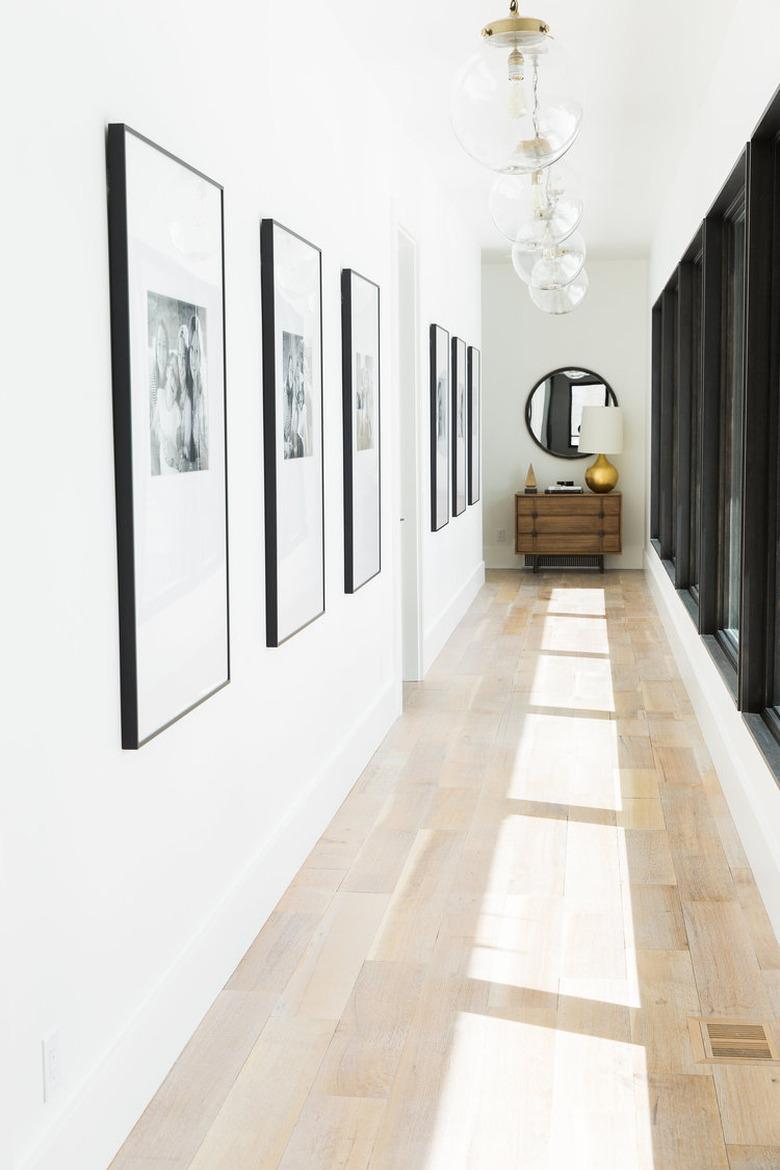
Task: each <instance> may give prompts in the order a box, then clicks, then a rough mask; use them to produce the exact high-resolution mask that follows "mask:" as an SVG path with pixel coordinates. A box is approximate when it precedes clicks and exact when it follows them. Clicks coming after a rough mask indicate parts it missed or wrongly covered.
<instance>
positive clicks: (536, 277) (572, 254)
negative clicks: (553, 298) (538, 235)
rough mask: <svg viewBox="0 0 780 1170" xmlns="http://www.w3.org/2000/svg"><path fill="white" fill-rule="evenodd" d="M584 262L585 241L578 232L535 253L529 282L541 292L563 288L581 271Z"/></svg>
mask: <svg viewBox="0 0 780 1170" xmlns="http://www.w3.org/2000/svg"><path fill="white" fill-rule="evenodd" d="M584 264H585V241H584V239H583V238H582V236H581V235H580V233H579V232H575V233H574V234H573V235H571V236H569V237H568V239H565V240H563V241H562V242H561V243H559V244H555V245H554V246H553V247H552V248H545V250H544V251H543V252H542V253H541V255H539V254H538V253H537V255H536V263H535V264H534V266H533V268H532V269H531V279H530V280H529V282H528V283H529V284H530V285H532V286H533V287H534V288H537V289H540V290H541V291H542V292H554V291H555V290H556V289H559V288H565V287H566V285H567V284H571V282H572V281H573V280H576V278H577V277H578V276H579V274H580V272H582V269H583V266H584Z"/></svg>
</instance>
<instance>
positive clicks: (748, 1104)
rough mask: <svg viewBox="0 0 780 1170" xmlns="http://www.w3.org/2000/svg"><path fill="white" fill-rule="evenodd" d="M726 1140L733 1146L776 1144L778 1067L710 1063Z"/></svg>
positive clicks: (778, 1135)
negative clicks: (712, 1064)
mask: <svg viewBox="0 0 780 1170" xmlns="http://www.w3.org/2000/svg"><path fill="white" fill-rule="evenodd" d="M713 1076H714V1078H715V1088H716V1089H717V1093H718V1103H719V1105H720V1114H721V1119H722V1122H723V1132H724V1133H725V1135H726V1141H727V1142H728V1143H729V1144H730V1145H735V1146H780V1068H778V1066H777V1065H775V1066H774V1067H770V1068H760V1067H757V1066H755V1065H746V1066H744V1067H741V1066H739V1065H735V1064H720V1065H714V1066H713Z"/></svg>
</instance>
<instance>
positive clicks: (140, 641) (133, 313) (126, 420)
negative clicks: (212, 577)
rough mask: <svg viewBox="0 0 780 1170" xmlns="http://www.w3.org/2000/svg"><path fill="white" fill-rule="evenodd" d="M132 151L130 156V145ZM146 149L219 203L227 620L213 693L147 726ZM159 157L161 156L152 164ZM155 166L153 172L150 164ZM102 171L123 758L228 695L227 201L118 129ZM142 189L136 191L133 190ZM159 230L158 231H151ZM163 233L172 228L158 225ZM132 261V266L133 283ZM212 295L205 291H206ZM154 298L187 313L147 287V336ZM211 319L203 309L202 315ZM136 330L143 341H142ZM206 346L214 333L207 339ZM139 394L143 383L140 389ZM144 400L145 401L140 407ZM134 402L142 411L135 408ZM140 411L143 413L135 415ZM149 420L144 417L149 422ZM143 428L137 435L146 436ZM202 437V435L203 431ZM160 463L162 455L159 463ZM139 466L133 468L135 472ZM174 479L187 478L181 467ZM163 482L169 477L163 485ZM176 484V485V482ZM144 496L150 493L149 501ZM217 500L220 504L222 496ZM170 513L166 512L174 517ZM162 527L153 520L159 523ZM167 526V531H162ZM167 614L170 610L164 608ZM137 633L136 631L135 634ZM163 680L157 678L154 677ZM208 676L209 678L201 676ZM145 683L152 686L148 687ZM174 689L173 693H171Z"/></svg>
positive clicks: (200, 690) (161, 152) (163, 153)
mask: <svg viewBox="0 0 780 1170" xmlns="http://www.w3.org/2000/svg"><path fill="white" fill-rule="evenodd" d="M129 144H131V145H130V147H129V151H128V145H129ZM145 148H148V149H149V150H150V151H151V152H153V154H152V155H151V156H149V157H150V158H153V159H154V160H155V162H156V163H157V164H159V160H160V159H165V160H168V161H170V162H171V163H174V164H175V165H176V166H177V167H180V168H182V170H183V171H184V172H186V174H188V175H191V176H194V177H195V178H196V179H197V180H198V181H199V182H200V183H203V184H206V185H207V186H208V187H209V188H213V189H214V190H215V191H216V192H217V198H218V224H217V223H216V222H212V223H211V225H210V227H211V228H212V229H213V230H214V234H213V237H212V238H213V240H214V241H215V242H216V241H218V258H217V259H216V271H217V273H218V280H219V285H218V301H219V308H218V314H217V316H218V324H217V337H218V339H219V343H220V345H219V348H220V349H221V355H220V360H219V361H218V362H217V363H216V364H215V362H214V355H213V353H211V352H209V354H208V358H209V364H210V368H211V369H212V370H214V369H216V370H218V371H219V376H220V377H221V380H222V394H221V396H217V398H216V399H215V400H214V401H216V402H217V403H221V407H220V409H221V420H220V419H219V417H218V416H217V422H218V423H219V422H220V421H221V430H222V435H221V443H220V442H218V443H217V444H214V443H213V442H212V441H211V440H212V434H211V432H210V431H209V432H208V437H209V450H210V451H211V452H213V453H214V456H216V460H217V467H216V468H215V467H214V466H213V457H212V467H211V470H212V471H215V470H218V464H219V461H220V460H221V461H222V475H220V476H217V477H215V478H214V480H213V481H211V480H210V481H209V483H210V484H212V483H213V485H214V488H215V500H216V504H217V505H218V508H217V510H213V517H214V518H216V523H217V525H218V526H221V539H220V541H219V545H220V547H219V549H218V552H219V553H220V555H221V556H222V557H223V558H224V569H223V572H224V614H221V612H220V616H219V617H218V619H217V620H218V621H220V620H222V618H224V645H223V646H221V647H220V649H221V650H223V651H224V670H222V669H221V668H220V669H219V670H218V671H217V674H218V676H219V677H217V678H216V679H215V680H214V681H213V682H212V684H210V685H209V684H207V685H206V686H205V687H204V686H203V685H199V684H202V680H201V679H200V678H199V675H198V672H197V671H195V672H193V674H192V676H191V678H190V680H189V682H188V681H187V679H186V678H185V679H184V682H183V684H182V679H181V678H180V679H177V680H176V684H177V686H178V689H179V690H184V689H186V688H187V687H188V686H189V685H190V684H192V685H193V686H194V690H195V693H193V694H192V697H191V701H189V700H188V699H187V698H181V697H180V698H178V699H174V698H172V699H171V704H170V705H171V712H170V715H169V716H165V715H163V714H159V715H157V716H156V717H154V718H152V719H151V721H149V720H148V718H147V714H146V711H147V708H148V707H150V706H154V705H156V706H158V707H161V708H162V707H165V706H166V703H165V702H164V701H162V700H160V699H159V697H158V698H156V699H155V701H154V703H147V702H145V701H144V702H143V703H142V697H141V688H143V687H147V688H149V689H152V690H153V689H155V688H161V689H162V688H164V686H165V683H166V677H165V673H164V671H163V672H160V671H159V670H158V671H157V676H156V677H154V678H152V676H153V674H154V668H153V667H150V666H149V665H148V663H149V661H150V655H149V653H148V652H147V651H146V650H145V649H144V645H147V646H148V645H150V644H151V642H152V641H153V639H150V635H149V633H144V632H143V628H142V627H143V624H144V623H143V621H142V622H141V623H139V617H138V614H139V606H140V607H141V614H142V617H146V614H147V612H148V605H149V599H148V597H147V596H146V595H145V594H144V580H143V575H141V579H140V583H139V561H140V562H141V568H142V567H143V559H142V558H143V555H144V552H143V549H140V550H139V548H137V546H136V532H137V529H138V527H139V510H140V509H141V507H142V506H143V500H142V498H141V494H140V492H136V491H135V486H136V483H137V482H141V481H142V477H143V475H144V474H145V471H146V469H145V468H144V466H143V465H142V461H141V460H140V458H139V453H140V452H142V451H143V450H144V448H145V449H146V452H147V455H149V446H150V444H149V435H150V434H151V433H152V426H153V419H152V407H151V393H152V392H151V389H150V384H149V383H150V381H151V376H149V377H147V379H146V380H144V379H142V378H141V377H140V376H138V375H136V376H134V374H133V365H132V357H133V353H134V352H135V354H136V358H137V356H138V353H139V347H140V346H141V345H142V344H143V343H142V340H141V338H142V334H143V332H144V330H142V328H141V326H142V319H141V317H140V316H139V313H138V306H139V298H138V290H137V288H136V287H135V285H134V286H133V287H132V289H131V277H132V278H133V279H137V277H136V273H137V269H138V263H137V257H138V256H139V255H140V254H141V252H142V250H143V249H144V248H145V245H144V244H143V243H142V242H139V241H138V240H137V239H136V237H135V236H134V235H133V234H132V231H131V216H132V215H133V214H134V211H135V209H134V208H132V207H131V206H130V204H129V196H128V171H129V169H130V167H132V166H134V165H137V160H136V163H132V162H130V160H129V159H128V153H130V154H135V153H136V151H138V152H139V154H138V158H140V157H141V155H143V154H144V153H145ZM158 156H159V157H158ZM152 165H153V166H154V163H153V164H152ZM106 167H107V181H108V245H109V293H110V304H111V379H112V398H113V432H114V464H115V499H116V517H117V570H118V608H119V671H120V712H121V743H122V748H123V749H127V750H137V749H138V748H140V747H142V746H143V745H144V744H146V743H148V742H149V741H150V740H152V739H154V738H155V737H156V736H157V735H159V734H160V733H161V732H162V731H165V730H166V729H167V728H168V727H170V726H171V725H172V724H174V723H176V722H178V720H179V719H182V718H183V717H184V716H185V715H187V714H189V713H190V712H191V711H194V710H195V708H196V707H199V706H200V705H201V704H202V703H204V702H206V700H207V699H209V698H211V697H212V696H213V695H215V694H216V693H217V692H218V691H220V690H222V689H223V687H225V686H227V684H228V683H229V681H230V588H229V580H230V579H229V559H228V482H227V479H228V459H227V371H226V362H225V246H224V238H225V235H224V192H223V188H222V186H221V184H219V183H217V182H216V181H215V180H214V179H211V178H209V177H208V176H207V175H205V174H203V172H202V171H199V170H197V169H196V168H195V167H193V166H191V165H190V164H189V163H187V162H184V160H183V159H180V158H177V156H176V155H174V154H172V153H171V152H170V151H168V150H165V149H164V148H163V147H161V146H159V145H158V144H157V143H155V142H153V141H152V140H151V139H150V138H147V137H146V136H145V135H143V134H140V133H139V132H138V131H137V130H133V129H132V128H131V127H130V126H128V125H126V124H125V123H121V122H120V123H111V124H110V125H109V126H108V128H107V134H106ZM138 185H139V186H140V184H138ZM157 199H158V195H157V190H156V189H150V204H151V205H153V206H154V207H155V210H157V209H158V204H157ZM159 214H160V215H163V209H162V206H160V208H159ZM155 226H157V227H158V226H159V225H155ZM164 226H169V225H164ZM146 250H147V251H148V252H149V253H150V254H152V255H153V254H154V253H153V251H152V249H151V248H148V249H146ZM131 261H132V262H133V264H134V267H133V270H132V274H131ZM166 262H167V263H168V264H169V265H170V269H171V273H172V274H173V283H175V279H176V277H179V276H180V275H181V272H185V273H186V264H185V263H184V262H182V264H181V268H180V269H177V268H176V265H175V263H173V262H171V260H170V258H166V257H164V256H162V254H161V255H160V256H159V258H158V263H159V266H160V268H162V267H163V266H164V263H166ZM216 287H217V286H216V285H213V286H212V291H213V289H215V288H216ZM152 297H156V298H157V299H158V301H163V300H166V301H169V302H170V303H171V304H176V305H178V306H179V307H180V308H184V307H185V306H189V307H193V306H191V305H189V302H185V301H177V300H176V298H174V297H173V295H170V296H169V295H168V294H167V293H161V292H160V291H157V292H152V290H151V288H150V287H149V288H147V290H146V302H145V307H146V327H147V331H148V319H149V314H150V313H151V308H150V305H151V298H152ZM211 311H212V310H211V309H209V310H208V312H211ZM206 312H207V310H205V309H204V310H203V320H204V321H205V319H206ZM200 326H201V322H200V320H199V321H198V329H197V334H198V337H199V338H200V339H201V343H202V341H203V337H204V336H205V334H204V333H201V328H200ZM139 330H140V332H139ZM212 340H213V334H212ZM199 353H200V358H201V360H202V359H203V358H204V357H205V351H203V352H201V351H200V350H199ZM172 358H173V353H172V352H170V353H169V355H168V360H169V364H170V362H171V361H172ZM189 360H190V359H189V357H187V359H186V361H187V368H188V370H189ZM144 382H145V384H143V385H142V383H144ZM159 389H160V385H159V383H158V384H157V387H156V389H155V391H154V396H155V401H156V400H157V392H158V391H159ZM203 393H204V395H205V394H206V383H205V382H204V391H203ZM141 395H143V398H141ZM208 400H209V399H208V396H206V397H204V398H203V399H202V402H203V403H204V404H205V403H207V402H208ZM139 402H140V403H141V407H140V408H139ZM134 411H135V413H136V416H137V417H146V419H147V420H148V421H147V428H148V431H147V434H146V435H145V436H144V435H142V434H141V433H140V432H139V433H138V434H136V433H135V432H136V430H137V428H134V422H133V416H134ZM140 411H142V413H140ZM147 411H148V412H149V413H147ZM204 416H205V418H206V420H207V424H208V427H212V426H213V423H214V416H213V415H211V414H209V413H208V408H207V409H206V411H205V412H204ZM147 428H144V429H147ZM204 433H206V432H204ZM158 459H159V456H158ZM137 464H138V466H137ZM149 470H150V471H151V474H153V475H159V474H160V470H161V469H160V468H159V466H158V467H157V469H156V471H155V468H154V465H153V462H152V461H151V457H150V468H149ZM177 470H179V471H181V470H185V468H183V467H179V468H177ZM188 470H197V471H198V472H200V473H203V472H204V471H208V470H209V468H208V466H206V467H203V466H201V464H200V463H196V465H195V466H193V467H191V468H189V469H188ZM162 478H170V477H162ZM176 478H179V477H178V476H177V477H176ZM148 494H150V493H148ZM221 495H223V496H224V500H221V499H220V496H221ZM174 506H175V505H174ZM171 511H172V512H173V508H172V509H171ZM158 522H159V518H158ZM169 527H170V526H169ZM178 589H179V591H180V590H181V584H180V583H178ZM166 607H167V608H166ZM170 610H171V603H170V598H169V599H168V600H166V601H165V602H164V605H163V612H164V613H166V614H170ZM139 625H140V627H141V628H139ZM196 627H197V623H192V626H191V627H188V628H193V629H195V628H196ZM161 673H162V677H160V674H161ZM206 673H207V672H206ZM150 679H151V681H150ZM174 689H176V688H175V687H174V686H171V690H174Z"/></svg>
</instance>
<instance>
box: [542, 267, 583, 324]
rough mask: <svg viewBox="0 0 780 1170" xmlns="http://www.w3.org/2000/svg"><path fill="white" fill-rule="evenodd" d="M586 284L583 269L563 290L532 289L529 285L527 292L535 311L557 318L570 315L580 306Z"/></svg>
mask: <svg viewBox="0 0 780 1170" xmlns="http://www.w3.org/2000/svg"><path fill="white" fill-rule="evenodd" d="M588 283H589V282H588V273H587V271H586V270H585V269H584V268H583V269H582V271H581V272H580V274H579V276H577V277H576V278H575V279H574V280H573V281H572V282H571V283H570V284H567V285H566V287H565V288H559V289H555V290H552V291H550V290H547V289H540V288H534V286H533V285H532V284H529V286H528V292H529V293H530V296H531V300H532V301H533V303H534V304H535V305H536V307H537V309H541V311H542V312H543V313H550V314H551V315H553V316H556V317H559V316H562V315H563V314H564V313H571V312H572V311H573V310H574V309H576V308H577V307H578V306H579V305H581V304H582V302H583V300H584V299H585V294H586V293H587V291H588Z"/></svg>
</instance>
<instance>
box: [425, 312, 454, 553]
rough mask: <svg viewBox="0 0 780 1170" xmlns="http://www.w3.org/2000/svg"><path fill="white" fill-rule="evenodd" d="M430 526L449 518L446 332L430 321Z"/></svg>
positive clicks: (448, 418)
mask: <svg viewBox="0 0 780 1170" xmlns="http://www.w3.org/2000/svg"><path fill="white" fill-rule="evenodd" d="M430 366H431V529H432V531H433V532H438V531H439V529H441V528H443V527H444V526H445V524H448V523H449V519H450V407H449V403H450V335H449V333H448V332H447V330H446V329H442V327H441V325H431V330H430Z"/></svg>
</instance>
